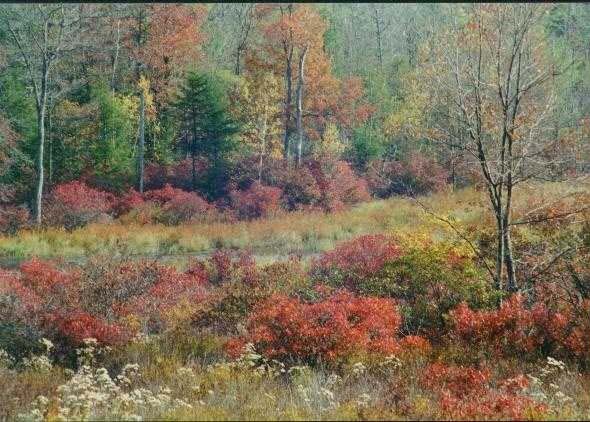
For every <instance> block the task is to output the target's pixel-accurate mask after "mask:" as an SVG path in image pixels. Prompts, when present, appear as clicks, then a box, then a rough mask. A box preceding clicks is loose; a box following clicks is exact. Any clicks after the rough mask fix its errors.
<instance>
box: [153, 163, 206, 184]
mask: <svg viewBox="0 0 590 422" xmlns="http://www.w3.org/2000/svg"><path fill="white" fill-rule="evenodd" d="M207 167H208V163H207V160H206V159H204V158H196V160H195V176H196V180H201V179H202V178H203V176H204V174H205V172H206V170H207ZM144 177H145V187H146V189H148V190H153V189H161V188H163V187H164V186H165V185H166V184H170V185H171V186H173V187H175V188H179V189H184V190H191V189H192V188H193V186H192V181H193V162H192V159H190V158H187V159H184V160H181V161H179V162H177V163H174V164H172V165H169V166H164V165H161V164H156V163H149V164H148V165H146V167H145V176H144Z"/></svg>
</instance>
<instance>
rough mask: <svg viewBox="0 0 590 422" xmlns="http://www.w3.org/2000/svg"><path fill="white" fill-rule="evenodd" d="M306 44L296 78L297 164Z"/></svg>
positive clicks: (301, 135) (301, 134) (300, 153)
mask: <svg viewBox="0 0 590 422" xmlns="http://www.w3.org/2000/svg"><path fill="white" fill-rule="evenodd" d="M307 49H308V46H307V45H305V46H303V48H302V49H301V53H300V54H299V68H298V69H299V76H298V78H297V166H300V165H301V156H302V150H303V86H304V83H305V77H304V69H305V56H306V55H307Z"/></svg>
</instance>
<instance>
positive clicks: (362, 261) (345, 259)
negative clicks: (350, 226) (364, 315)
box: [312, 234, 401, 290]
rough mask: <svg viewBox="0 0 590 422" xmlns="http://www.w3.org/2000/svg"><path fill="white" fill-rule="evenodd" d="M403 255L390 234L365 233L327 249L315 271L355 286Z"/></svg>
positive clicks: (323, 276) (314, 272) (321, 277)
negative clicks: (329, 249)
mask: <svg viewBox="0 0 590 422" xmlns="http://www.w3.org/2000/svg"><path fill="white" fill-rule="evenodd" d="M400 256H401V249H400V247H399V246H398V245H397V243H396V242H395V241H394V240H393V239H392V238H391V237H389V236H386V235H382V234H378V235H364V236H360V237H357V238H356V239H353V240H350V241H347V242H343V243H341V244H340V245H338V246H337V247H336V248H335V249H334V250H332V251H328V252H324V253H323V254H322V255H321V256H320V258H319V259H318V260H316V261H315V262H314V263H313V265H312V273H313V274H314V275H315V276H316V277H318V278H320V279H328V280H331V281H333V282H336V283H337V284H344V285H345V286H347V287H348V288H350V289H353V290H354V289H355V284H356V283H357V282H358V281H359V280H362V279H363V278H367V277H370V276H372V275H375V274H376V273H378V272H379V271H380V270H381V269H382V268H383V266H384V265H385V263H386V262H389V261H392V260H395V259H397V258H399V257H400Z"/></svg>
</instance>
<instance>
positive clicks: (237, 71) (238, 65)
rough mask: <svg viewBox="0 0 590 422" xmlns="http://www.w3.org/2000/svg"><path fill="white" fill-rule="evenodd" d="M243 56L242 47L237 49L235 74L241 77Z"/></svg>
mask: <svg viewBox="0 0 590 422" xmlns="http://www.w3.org/2000/svg"><path fill="white" fill-rule="evenodd" d="M241 56H242V49H241V48H240V47H238V48H237V49H236V67H235V73H236V75H238V76H240V58H241Z"/></svg>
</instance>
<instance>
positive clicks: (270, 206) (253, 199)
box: [230, 182, 283, 220]
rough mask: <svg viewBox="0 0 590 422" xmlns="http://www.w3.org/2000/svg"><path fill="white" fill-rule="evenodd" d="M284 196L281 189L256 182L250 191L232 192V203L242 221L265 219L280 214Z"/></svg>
mask: <svg viewBox="0 0 590 422" xmlns="http://www.w3.org/2000/svg"><path fill="white" fill-rule="evenodd" d="M282 194H283V192H282V191H281V189H279V188H273V187H270V186H263V185H262V184H260V183H258V182H254V183H253V184H252V185H251V186H250V188H248V190H245V191H241V190H234V191H231V192H230V201H231V206H232V208H233V209H234V210H235V211H236V213H237V214H238V217H239V218H241V219H247V220H250V219H255V218H265V217H270V216H273V215H276V214H277V213H278V212H279V210H280V208H281V196H282Z"/></svg>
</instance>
